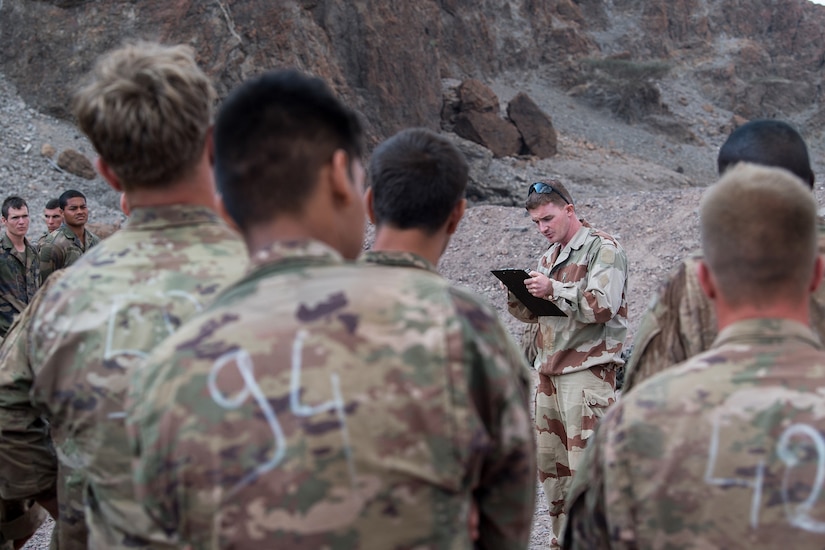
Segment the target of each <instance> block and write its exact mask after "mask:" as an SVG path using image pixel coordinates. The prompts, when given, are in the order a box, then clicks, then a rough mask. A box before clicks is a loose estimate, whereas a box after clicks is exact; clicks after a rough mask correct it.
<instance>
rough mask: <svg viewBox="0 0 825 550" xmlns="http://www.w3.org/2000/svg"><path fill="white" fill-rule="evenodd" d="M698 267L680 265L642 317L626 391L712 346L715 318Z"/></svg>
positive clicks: (693, 263) (690, 263) (692, 261)
mask: <svg viewBox="0 0 825 550" xmlns="http://www.w3.org/2000/svg"><path fill="white" fill-rule="evenodd" d="M697 264H698V261H697V260H695V259H692V258H691V259H687V260H685V261H683V262H682V263H680V264H679V267H678V268H677V269H676V271H675V272H674V273H673V274H672V275H671V276H670V278H669V279H668V280H667V282H666V283H665V284H664V286H663V287H662V288H661V290H660V291H659V293H658V295H657V296H656V297H655V298H654V299H653V301H652V302H651V304H650V306H649V307H648V309H647V311H646V312H645V314H644V316H643V317H642V321H641V323H640V325H639V329H638V331H637V332H636V336H635V337H634V339H633V352H632V354H631V357H630V361H628V364H627V367H626V369H625V382H624V383H625V385H624V390H625V391H628V390H630V389H631V388H633V387H635V386H638V385H639V384H640V383H641V382H642V381H644V380H646V379H648V378H650V377H651V376H653V375H654V374H657V373H659V372H661V371H663V370H665V369H667V368H670V367H671V366H673V365H677V364H679V363H682V362H683V361H685V360H687V359H689V358H690V357H693V356H694V355H697V354H699V353H701V352H703V351H705V350H707V349H709V348H710V345H711V344H712V343H713V340H714V338H715V337H716V334H717V331H716V315H715V313H714V311H713V305H712V304H711V302H710V300H709V299H708V298H707V297H706V296H705V294H704V292H703V291H702V289H701V288H700V287H699V280H698V275H697V269H698V265H697Z"/></svg>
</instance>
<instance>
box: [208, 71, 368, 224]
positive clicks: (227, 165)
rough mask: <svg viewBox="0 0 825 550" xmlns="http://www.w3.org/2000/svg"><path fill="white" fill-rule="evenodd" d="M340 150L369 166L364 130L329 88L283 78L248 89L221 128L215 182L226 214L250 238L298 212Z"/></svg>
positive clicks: (270, 75)
mask: <svg viewBox="0 0 825 550" xmlns="http://www.w3.org/2000/svg"><path fill="white" fill-rule="evenodd" d="M337 150H343V151H345V152H346V153H347V155H348V156H349V158H350V161H355V160H356V159H360V158H362V157H363V154H364V143H363V130H362V127H361V123H360V122H359V120H358V117H357V115H356V114H355V112H354V111H352V110H350V109H349V108H348V107H346V106H345V105H344V104H343V103H342V102H341V101H340V100H339V99H338V98H337V97H335V95H334V94H333V93H332V91H331V90H330V89H329V87H328V86H327V85H326V84H325V83H324V82H323V81H322V80H320V79H318V78H314V77H311V76H307V75H305V74H302V73H300V72H299V71H296V70H281V71H271V72H267V73H264V74H263V75H261V76H258V77H256V78H253V79H252V80H249V81H247V82H245V83H244V84H242V85H241V86H240V87H238V88H237V89H236V90H235V91H233V92H232V93H231V94H230V95H229V97H228V98H227V99H226V101H224V103H223V105H222V106H221V108H220V110H219V113H218V119H217V122H216V124H215V179H216V182H217V186H218V190H219V192H220V193H221V196H222V198H223V203H224V206H225V208H226V211H227V213H228V214H229V216H230V217H231V218H232V219H233V220H234V221H235V223H236V224H237V225H238V227H239V228H240V229H241V230H245V229H247V228H249V227H250V226H253V225H255V224H257V223H260V222H263V221H266V220H269V219H272V218H273V217H275V216H277V215H278V214H280V213H284V212H289V213H295V212H299V211H300V209H301V208H303V206H304V204H305V202H306V200H307V198H308V197H309V196H310V195H311V194H312V192H313V191H314V188H315V184H316V183H317V180H318V175H319V172H320V170H321V168H322V167H323V166H324V165H325V164H326V163H328V162H330V160H331V159H332V155H333V154H334V153H335V151H337Z"/></svg>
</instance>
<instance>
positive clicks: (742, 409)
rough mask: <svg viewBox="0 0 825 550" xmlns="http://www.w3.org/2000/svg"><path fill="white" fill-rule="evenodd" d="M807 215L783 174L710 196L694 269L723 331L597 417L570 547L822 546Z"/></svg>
mask: <svg viewBox="0 0 825 550" xmlns="http://www.w3.org/2000/svg"><path fill="white" fill-rule="evenodd" d="M816 223H817V222H816V204H815V202H814V200H813V197H812V196H811V193H810V191H809V190H808V189H807V188H806V187H805V185H804V184H803V182H802V181H800V180H799V179H798V178H796V177H795V176H794V175H792V174H791V173H790V172H787V171H785V170H780V169H776V168H765V167H762V166H757V165H753V164H742V165H739V166H737V167H735V168H733V169H732V170H730V171H728V172H727V173H726V174H725V176H724V177H723V178H722V179H721V181H720V182H719V183H717V184H716V185H714V186H712V187H710V188H709V189H708V191H706V192H705V195H704V197H703V198H702V203H701V207H700V225H701V235H702V247H703V249H704V258H703V259H702V261H701V262H700V263H699V267H698V269H699V273H698V277H699V282H700V285H701V286H702V289H703V290H704V292H705V293H706V294H707V295H708V297H709V298H710V299H711V300H712V302H713V305H714V309H715V310H716V315H717V318H718V320H719V328H720V332H719V336H718V337H717V338H716V340H715V341H714V343H713V345H712V347H711V349H709V350H708V351H706V352H704V353H702V354H700V355H698V356H695V357H693V358H692V359H689V360H688V361H687V362H685V363H684V364H682V365H681V366H679V367H675V368H670V369H667V370H665V371H664V372H661V373H659V374H658V375H656V376H654V377H652V378H650V379H648V380H646V381H644V382H642V383H641V384H640V385H639V386H638V388H637V389H635V390H634V391H632V392H630V393H628V394H627V395H625V396H623V397H622V399H621V400H620V401H619V402H618V403H617V404H616V405H614V407H613V408H611V410H610V411H609V412H608V414H607V416H606V417H605V418H604V419H603V420H602V422H601V424H600V425H599V428H598V431H597V434H596V436H595V437H594V438H593V439H592V440H591V443H590V445H589V446H588V450H587V453H586V456H585V460H584V462H583V464H582V467H581V468H580V469H579V471H578V472H577V473H576V477H575V480H574V482H573V487H572V488H571V492H570V494H571V498H570V509H569V521H568V525H567V530H566V533H565V547H569V548H574V549H575V548H583V549H588V550H590V549H599V548H654V547H655V548H780V547H782V546H787V547H790V548H794V549H798V548H811V549H814V548H816V549H819V548H822V545H823V538H822V533H823V531H825V530H823V527H824V526H825V523H823V521H822V518H823V517H825V503H823V502H822V501H821V500H819V499H818V498H817V496H818V495H819V494H820V491H821V490H822V485H823V483H825V479H823V475H822V468H823V464H825V438H824V437H823V435H822V434H823V433H825V416H823V415H822V410H823V407H822V406H823V397H822V391H823V382H822V373H823V371H825V350H823V347H822V343H821V342H820V340H819V338H817V337H816V335H815V334H814V333H813V332H812V331H811V329H810V328H809V326H808V314H809V311H808V306H809V303H810V301H809V298H810V294H811V292H812V291H813V289H815V288H816V287H817V286H818V285H819V284H820V282H821V280H822V273H823V262H822V258H820V257H819V256H818V255H817V232H816Z"/></svg>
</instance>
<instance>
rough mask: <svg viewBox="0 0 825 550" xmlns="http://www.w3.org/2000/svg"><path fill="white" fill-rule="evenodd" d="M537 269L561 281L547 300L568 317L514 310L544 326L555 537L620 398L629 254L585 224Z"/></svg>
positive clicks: (541, 463)
mask: <svg viewBox="0 0 825 550" xmlns="http://www.w3.org/2000/svg"><path fill="white" fill-rule="evenodd" d="M537 271H539V272H541V273H543V274H545V275H547V276H548V277H550V278H551V279H552V280H553V293H552V296H548V297H547V299H548V300H550V301H552V302H553V303H554V304H556V305H557V306H558V307H559V309H561V310H562V311H563V312H564V313H565V314H566V315H567V316H566V317H550V316H542V317H536V316H535V315H534V314H532V313H531V312H530V311H529V310H528V309H527V308H526V307H525V306H524V305H523V304H522V303H521V302H520V301H519V300H518V298H516V297H515V295H513V294H512V293H510V294H509V297H508V304H507V305H508V309H509V311H510V313H511V314H513V315H514V316H515V317H516V318H518V319H520V320H522V321H525V322H532V323H536V322H537V323H538V324H539V331H538V335H537V348H538V356H537V358H536V361H535V363H534V366H535V368H536V370H537V371H538V373H539V382H538V388H537V390H536V410H535V419H536V430H537V432H538V439H537V445H538V471H539V481H541V483H542V485H543V488H544V494H545V497H546V498H547V502H548V506H549V508H550V517H551V527H552V530H553V535H552V538H558V536H559V535H560V534H561V529H562V527H563V524H564V503H565V496H566V494H567V489H568V486H569V484H570V480H571V476H572V475H573V473H575V471H576V468H577V466H578V463H579V461H580V460H581V454H582V452H583V451H584V447H585V445H586V443H587V439H588V438H589V437H590V436H591V435H592V433H593V429H594V427H595V425H596V423H597V422H598V419H599V418H601V417H602V416H603V415H604V411H605V409H606V408H607V407H608V405H610V404H611V403H613V401H614V400H615V388H616V367H617V366H619V365H622V364H623V360H622V358H621V352H622V346H623V345H624V340H625V336H626V334H627V299H626V298H625V295H626V294H627V257H626V255H625V252H624V249H622V247H621V246H620V245H619V243H618V242H616V240H615V239H614V238H613V237H611V236H610V235H607V234H606V233H603V232H601V231H597V230H595V229H593V228H592V227H590V226H589V224H587V223H586V222H583V227H582V228H581V229H579V231H578V232H577V233H576V234H575V235H574V236H573V238H572V239H571V240H570V242H569V243H568V244H567V246H562V245H561V244H560V243H554V244H553V245H552V246H551V247H550V248H549V249H548V250H547V252H545V254H544V255H543V256H542V257H541V258H540V259H539V264H538V268H537Z"/></svg>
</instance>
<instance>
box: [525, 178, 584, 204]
mask: <svg viewBox="0 0 825 550" xmlns="http://www.w3.org/2000/svg"><path fill="white" fill-rule="evenodd" d="M548 203H553V204H555V205H556V206H558V207H559V208H564V207H565V206H567V205H568V204H569V205H573V197H572V196H571V195H570V192H569V191H568V190H567V188H566V187H565V186H564V184H563V183H562V182H561V181H559V180H558V179H556V178H545V179H544V180H542V181H537V182H536V183H533V184H531V185H530V187H529V189H528V190H527V201H526V202H525V203H524V207H525V208H526V209H527V210H533V209H535V208H538V207H539V206H544V205H545V204H548ZM573 208H575V206H574V207H573Z"/></svg>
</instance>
